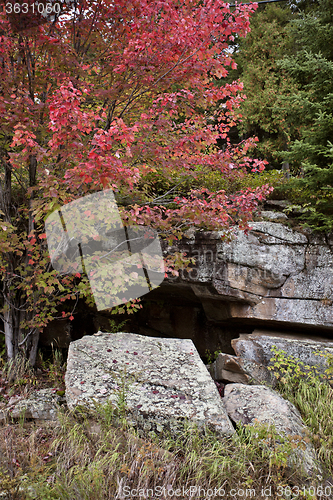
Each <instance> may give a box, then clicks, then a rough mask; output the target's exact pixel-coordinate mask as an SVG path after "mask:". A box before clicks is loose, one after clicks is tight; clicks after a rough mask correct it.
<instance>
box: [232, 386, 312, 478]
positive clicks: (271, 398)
mask: <svg viewBox="0 0 333 500" xmlns="http://www.w3.org/2000/svg"><path fill="white" fill-rule="evenodd" d="M223 402H224V405H225V407H226V410H227V412H228V415H229V417H230V418H231V419H232V420H233V422H235V423H242V424H243V425H252V426H253V425H255V424H268V426H269V427H273V428H274V429H275V431H276V433H277V434H278V435H279V436H281V438H282V441H284V445H285V451H286V452H288V448H289V446H290V450H294V453H292V452H291V453H290V456H289V465H292V462H293V461H294V462H295V463H296V464H297V462H299V466H302V467H303V468H304V472H305V473H306V474H307V475H311V474H313V473H314V472H318V466H317V464H316V459H315V457H316V455H315V451H314V448H313V446H312V444H311V442H310V438H309V432H308V429H307V427H306V426H305V425H304V423H303V420H302V417H301V415H300V413H299V412H298V410H297V409H296V408H295V406H294V405H292V404H291V403H290V402H289V401H287V400H285V399H283V397H282V396H280V394H278V393H276V392H275V391H272V390H271V389H269V388H268V387H265V386H263V385H244V384H228V385H227V386H226V387H225V390H224V399H223ZM283 438H285V439H283ZM288 440H289V442H290V445H289V446H288ZM291 443H292V444H291Z"/></svg>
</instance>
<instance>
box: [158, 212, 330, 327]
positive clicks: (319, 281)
mask: <svg viewBox="0 0 333 500" xmlns="http://www.w3.org/2000/svg"><path fill="white" fill-rule="evenodd" d="M186 235H187V238H186V237H185V238H183V239H182V240H181V241H179V242H175V243H174V245H173V247H166V248H165V252H166V253H168V252H172V251H176V250H178V251H183V252H186V253H187V256H188V257H193V258H194V259H195V265H194V266H193V268H192V269H191V270H190V272H188V273H186V272H182V271H181V272H180V274H179V277H174V278H173V277H169V278H168V280H167V283H168V285H169V288H168V293H169V294H170V293H172V288H173V289H174V293H176V291H177V289H179V291H182V293H184V291H185V289H184V286H185V285H186V286H187V287H188V288H190V289H191V290H192V292H193V293H194V294H195V297H196V299H197V300H199V301H200V302H201V303H202V306H203V309H204V311H205V313H206V316H207V318H208V319H209V320H211V321H214V322H216V323H218V322H221V323H222V322H224V323H226V322H227V321H234V322H236V321H237V322H239V321H241V320H243V321H244V322H246V323H247V324H249V323H250V322H251V324H258V325H259V324H260V323H263V324H264V325H265V327H271V328H279V326H283V328H286V326H288V327H294V326H296V325H297V326H298V327H309V326H310V325H311V326H314V327H316V328H318V327H321V328H326V329H327V330H329V331H331V332H332V331H333V307H332V306H333V249H332V245H331V244H330V241H331V239H330V237H329V235H322V236H321V237H317V236H316V235H313V234H312V233H310V232H308V231H305V230H304V231H303V230H302V231H300V230H295V229H291V228H289V227H287V226H286V225H284V224H282V223H280V222H274V221H257V222H252V223H251V229H250V230H249V231H248V232H247V233H245V232H244V231H236V232H235V234H234V238H233V239H232V240H231V241H228V240H227V239H223V233H222V232H219V231H216V232H209V231H202V232H196V233H189V232H188V233H186ZM170 285H172V287H171V286H170ZM160 296H161V297H163V285H162V287H161V291H160Z"/></svg>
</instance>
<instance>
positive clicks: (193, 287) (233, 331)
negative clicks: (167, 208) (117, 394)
mask: <svg viewBox="0 0 333 500" xmlns="http://www.w3.org/2000/svg"><path fill="white" fill-rule="evenodd" d="M262 216H263V217H264V218H265V219H267V218H269V219H272V218H274V220H261V221H257V222H253V223H252V229H251V230H250V231H248V233H247V234H245V233H244V232H243V231H239V232H237V233H236V234H235V238H234V239H233V240H232V241H227V240H223V239H221V236H222V233H220V232H209V231H197V232H196V231H188V232H187V233H185V234H184V237H183V239H182V240H181V241H177V242H175V244H174V245H173V246H168V245H167V243H166V242H164V243H163V245H162V246H163V252H164V256H166V255H167V254H170V253H172V252H174V251H183V252H186V253H187V255H188V257H193V258H194V259H195V264H194V265H193V266H192V269H191V270H190V271H189V272H186V271H184V270H180V272H179V276H171V275H169V276H168V277H167V278H166V279H165V280H164V282H163V283H162V285H161V286H160V287H159V288H157V289H155V290H152V291H151V292H149V293H148V294H147V295H145V296H144V297H143V298H142V299H143V304H144V308H143V309H142V310H140V311H139V312H138V313H137V314H135V315H132V316H128V317H127V318H126V319H127V320H128V321H127V323H126V327H125V329H126V330H127V331H135V332H137V333H138V334H142V335H147V336H152V337H170V338H175V337H178V338H190V339H192V340H193V342H194V344H195V346H196V348H197V349H198V351H199V353H200V355H201V356H204V355H205V351H206V350H209V351H211V352H214V351H215V350H217V349H221V350H222V351H223V352H225V353H228V354H233V351H232V348H231V340H232V339H233V338H237V337H238V335H239V333H251V332H253V330H254V329H255V328H261V329H267V330H269V329H271V330H275V331H277V330H279V331H286V330H288V331H298V332H305V333H316V334H317V335H319V334H321V335H325V336H327V337H330V336H331V337H332V338H333V235H319V236H318V235H314V234H311V233H310V232H306V231H305V230H302V231H301V230H296V229H291V228H289V227H288V226H287V225H286V224H289V220H287V219H286V215H285V214H283V213H282V212H271V211H266V212H262ZM281 221H282V222H283V223H281ZM79 305H80V309H79V310H78V312H77V313H76V314H74V321H72V322H69V323H70V325H68V324H66V322H64V321H62V322H61V324H60V323H59V325H54V326H55V328H53V330H52V323H50V325H48V326H47V327H46V328H45V331H44V332H43V333H42V334H41V343H43V344H44V345H50V343H51V342H52V339H56V341H55V342H54V344H55V346H59V347H68V345H69V343H70V341H73V340H77V339H78V338H80V337H81V336H83V335H85V334H88V335H92V334H93V333H96V332H97V331H98V330H102V331H108V329H109V322H110V319H114V317H113V316H112V317H111V316H107V313H105V312H103V311H101V312H98V311H97V312H96V311H94V312H92V311H87V308H86V306H83V305H82V304H79ZM88 313H89V314H88ZM116 319H117V318H116ZM118 320H119V322H122V321H123V320H124V317H123V316H119V318H118ZM69 327H70V328H69ZM54 330H56V331H54Z"/></svg>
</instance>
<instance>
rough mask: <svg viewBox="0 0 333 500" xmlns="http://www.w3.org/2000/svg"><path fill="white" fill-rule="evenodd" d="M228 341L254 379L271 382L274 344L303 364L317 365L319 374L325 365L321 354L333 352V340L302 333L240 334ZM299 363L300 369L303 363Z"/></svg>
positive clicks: (242, 365)
mask: <svg viewBox="0 0 333 500" xmlns="http://www.w3.org/2000/svg"><path fill="white" fill-rule="evenodd" d="M231 345H232V347H233V349H234V351H235V353H236V359H237V362H238V363H239V365H240V366H241V368H242V369H243V370H244V372H245V373H246V374H247V375H248V376H249V377H251V379H253V380H254V381H256V382H260V383H262V382H268V383H270V384H271V383H273V382H274V377H273V375H272V372H271V371H269V370H268V366H270V365H271V359H272V357H273V356H274V352H273V351H272V347H273V346H276V348H277V349H278V350H282V351H284V352H285V353H286V356H287V357H288V356H292V358H294V359H295V360H297V361H298V362H302V363H304V365H307V366H310V367H316V369H317V371H318V373H319V374H324V372H325V370H326V369H327V368H328V364H327V360H326V358H325V357H324V356H320V354H321V353H327V354H329V355H333V341H329V339H321V340H319V339H314V338H307V337H306V335H304V334H303V335H297V334H293V335H288V334H282V333H271V334H266V335H263V334H260V333H252V334H241V335H240V336H239V338H238V339H233V340H232V341H231ZM300 367H301V369H302V365H300Z"/></svg>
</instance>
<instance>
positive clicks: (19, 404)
mask: <svg viewBox="0 0 333 500" xmlns="http://www.w3.org/2000/svg"><path fill="white" fill-rule="evenodd" d="M64 403H65V398H64V397H61V396H58V395H57V393H56V392H55V390H54V389H40V390H37V391H34V392H32V393H31V395H30V396H29V397H28V398H25V399H24V398H16V399H13V398H12V399H11V400H9V404H8V405H7V407H6V408H5V409H3V410H1V411H0V421H5V420H7V419H8V418H14V419H17V418H20V417H22V418H25V419H26V418H27V419H41V420H57V413H58V410H59V407H60V405H63V404H64Z"/></svg>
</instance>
